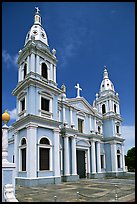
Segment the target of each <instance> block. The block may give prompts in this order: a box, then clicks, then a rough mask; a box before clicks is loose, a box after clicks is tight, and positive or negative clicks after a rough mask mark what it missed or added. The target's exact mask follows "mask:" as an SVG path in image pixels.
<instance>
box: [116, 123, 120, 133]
mask: <svg viewBox="0 0 137 204" xmlns="http://www.w3.org/2000/svg"><path fill="white" fill-rule="evenodd" d="M116 133H117V134H119V125H116Z"/></svg>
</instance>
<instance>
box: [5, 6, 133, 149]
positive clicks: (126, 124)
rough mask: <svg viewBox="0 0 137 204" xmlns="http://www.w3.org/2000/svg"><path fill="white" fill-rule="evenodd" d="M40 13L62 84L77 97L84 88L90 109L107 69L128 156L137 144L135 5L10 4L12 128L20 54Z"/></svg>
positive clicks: (8, 68)
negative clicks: (35, 17)
mask: <svg viewBox="0 0 137 204" xmlns="http://www.w3.org/2000/svg"><path fill="white" fill-rule="evenodd" d="M36 6H38V7H39V8H40V13H41V16H42V26H43V28H44V29H45V31H46V33H47V36H48V43H49V46H50V50H52V49H53V48H55V49H56V51H57V52H56V56H57V59H58V64H57V83H58V87H59V88H60V87H61V85H62V84H63V83H64V84H65V85H66V87H67V97H70V98H72V97H75V96H76V89H75V88H74V86H75V85H76V83H79V84H80V86H81V88H82V92H81V96H83V97H84V98H85V99H86V100H87V101H88V102H89V103H90V104H92V103H93V100H94V99H95V94H96V93H98V92H99V89H100V84H101V81H102V78H103V70H104V65H106V66H107V69H108V73H109V78H110V80H111V81H112V82H113V84H114V87H115V90H116V92H118V93H119V97H120V111H121V115H122V118H123V137H124V138H125V139H126V141H125V149H126V150H125V152H126V151H127V149H128V148H130V147H132V146H134V145H135V139H134V138H135V132H134V126H135V3H134V2H96V3H95V2H47V3H46V2H4V3H2V111H4V110H5V109H8V110H9V111H10V114H11V121H10V122H9V125H10V124H12V122H13V120H14V118H15V108H16V98H15V97H14V96H12V90H13V89H14V88H15V87H16V84H17V76H18V73H17V70H18V67H17V64H16V59H17V56H18V51H19V50H20V49H22V48H23V46H24V42H25V37H26V34H27V32H28V31H29V29H30V28H31V26H32V25H33V22H34V13H35V7H36Z"/></svg>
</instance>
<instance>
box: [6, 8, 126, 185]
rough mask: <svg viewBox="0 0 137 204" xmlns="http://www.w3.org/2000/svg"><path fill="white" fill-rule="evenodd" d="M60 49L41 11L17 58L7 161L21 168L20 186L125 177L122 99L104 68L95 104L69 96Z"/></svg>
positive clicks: (78, 90) (79, 89)
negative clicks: (60, 80)
mask: <svg viewBox="0 0 137 204" xmlns="http://www.w3.org/2000/svg"><path fill="white" fill-rule="evenodd" d="M56 66H57V58H56V50H55V49H52V51H50V48H49V44H48V39H47V35H46V32H45V30H44V28H43V27H42V23H41V15H40V10H39V8H36V11H35V15H34V24H33V25H32V27H31V29H30V31H29V32H28V33H27V35H26V39H25V44H24V47H23V48H22V50H20V51H19V55H18V83H17V85H16V87H15V89H14V90H13V92H12V94H13V95H14V96H15V97H16V109H17V117H16V121H15V122H14V123H13V124H12V126H10V128H9V131H8V157H9V158H8V159H9V161H10V162H14V163H15V164H16V184H18V185H24V186H36V185H44V184H54V183H55V184H56V183H61V182H67V181H75V180H78V179H81V178H88V179H90V178H103V177H106V176H118V175H123V174H124V173H125V161H124V140H125V139H123V137H122V134H121V123H122V118H121V115H120V104H119V95H118V93H117V92H115V89H114V85H113V83H112V82H111V81H110V79H109V75H108V71H107V68H106V67H104V73H102V75H103V77H102V82H101V85H100V90H99V93H97V94H96V96H95V100H94V102H93V105H91V104H89V103H88V101H87V100H86V99H85V98H84V97H81V96H80V91H81V88H80V85H79V84H76V86H75V88H76V90H77V97H76V98H68V97H67V93H66V87H65V85H64V84H63V85H62V86H61V88H59V87H58V86H57V82H56V72H57V67H56Z"/></svg>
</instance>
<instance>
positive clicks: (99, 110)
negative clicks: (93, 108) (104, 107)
mask: <svg viewBox="0 0 137 204" xmlns="http://www.w3.org/2000/svg"><path fill="white" fill-rule="evenodd" d="M98 112H99V113H101V104H100V103H99V104H98Z"/></svg>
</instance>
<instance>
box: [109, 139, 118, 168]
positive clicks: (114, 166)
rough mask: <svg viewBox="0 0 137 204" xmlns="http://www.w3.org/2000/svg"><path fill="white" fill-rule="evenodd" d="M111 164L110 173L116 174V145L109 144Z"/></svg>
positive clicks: (113, 143)
mask: <svg viewBox="0 0 137 204" xmlns="http://www.w3.org/2000/svg"><path fill="white" fill-rule="evenodd" d="M110 144H111V164H112V172H117V152H116V143H115V142H111V143H110Z"/></svg>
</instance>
